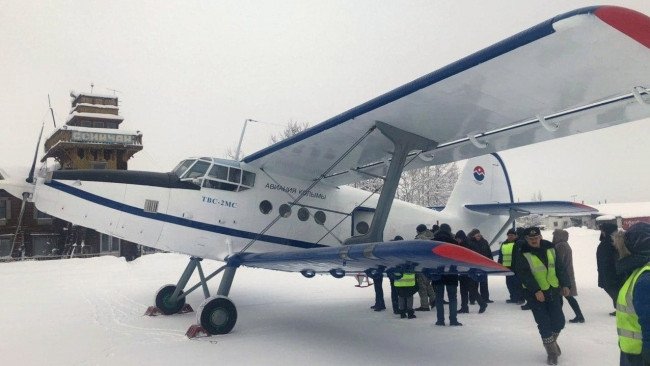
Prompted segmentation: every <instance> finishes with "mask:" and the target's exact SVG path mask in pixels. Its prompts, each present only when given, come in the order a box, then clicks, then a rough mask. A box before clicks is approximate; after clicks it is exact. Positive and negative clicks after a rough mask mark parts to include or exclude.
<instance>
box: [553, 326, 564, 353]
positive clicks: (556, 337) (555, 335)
mask: <svg viewBox="0 0 650 366" xmlns="http://www.w3.org/2000/svg"><path fill="white" fill-rule="evenodd" d="M559 336H560V333H556V332H553V340H554V341H555V342H554V343H555V347H557V349H556V351H557V355H558V357H559V356H560V355H561V354H562V350H561V349H560V345H559V344H557V339H558V337H559Z"/></svg>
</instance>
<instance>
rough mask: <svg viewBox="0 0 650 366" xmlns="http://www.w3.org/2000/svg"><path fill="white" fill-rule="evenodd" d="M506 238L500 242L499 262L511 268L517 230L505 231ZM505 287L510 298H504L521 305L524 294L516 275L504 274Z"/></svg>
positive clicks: (508, 301)
mask: <svg viewBox="0 0 650 366" xmlns="http://www.w3.org/2000/svg"><path fill="white" fill-rule="evenodd" d="M506 235H507V237H506V240H505V241H504V242H503V243H501V249H500V250H499V263H501V264H502V265H503V266H504V267H508V268H512V267H513V264H512V258H513V255H514V253H515V249H516V248H515V247H516V245H517V239H518V238H517V231H516V230H515V229H510V230H508V232H507V233H506ZM506 287H508V293H509V294H510V298H509V299H508V300H506V302H507V303H508V304H518V305H523V303H524V295H523V293H522V288H521V281H519V278H517V276H506Z"/></svg>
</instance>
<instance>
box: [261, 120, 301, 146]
mask: <svg viewBox="0 0 650 366" xmlns="http://www.w3.org/2000/svg"><path fill="white" fill-rule="evenodd" d="M308 128H309V123H307V122H298V121H289V123H288V124H287V126H286V127H285V128H284V130H282V132H280V133H278V134H273V135H271V138H270V139H269V143H270V144H271V145H272V144H275V143H278V142H280V141H282V140H284V139H288V138H289V137H291V136H293V135H297V134H298V133H300V132H302V131H304V130H306V129H308Z"/></svg>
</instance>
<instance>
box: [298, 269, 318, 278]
mask: <svg viewBox="0 0 650 366" xmlns="http://www.w3.org/2000/svg"><path fill="white" fill-rule="evenodd" d="M300 273H302V275H303V276H305V277H307V278H312V277H314V276H316V271H314V270H313V269H303V270H302V271H300Z"/></svg>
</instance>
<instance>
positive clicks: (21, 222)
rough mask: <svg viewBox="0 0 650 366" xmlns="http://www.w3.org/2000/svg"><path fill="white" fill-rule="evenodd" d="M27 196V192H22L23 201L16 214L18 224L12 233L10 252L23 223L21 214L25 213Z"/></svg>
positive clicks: (14, 246)
mask: <svg viewBox="0 0 650 366" xmlns="http://www.w3.org/2000/svg"><path fill="white" fill-rule="evenodd" d="M28 197H29V193H27V192H24V193H23V201H22V204H21V205H20V214H19V215H18V225H16V232H15V233H14V239H13V242H12V243H11V253H13V252H14V251H15V250H16V242H17V240H18V234H19V233H20V229H21V227H22V224H23V215H25V206H26V204H27V198H28ZM10 255H11V254H10Z"/></svg>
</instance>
